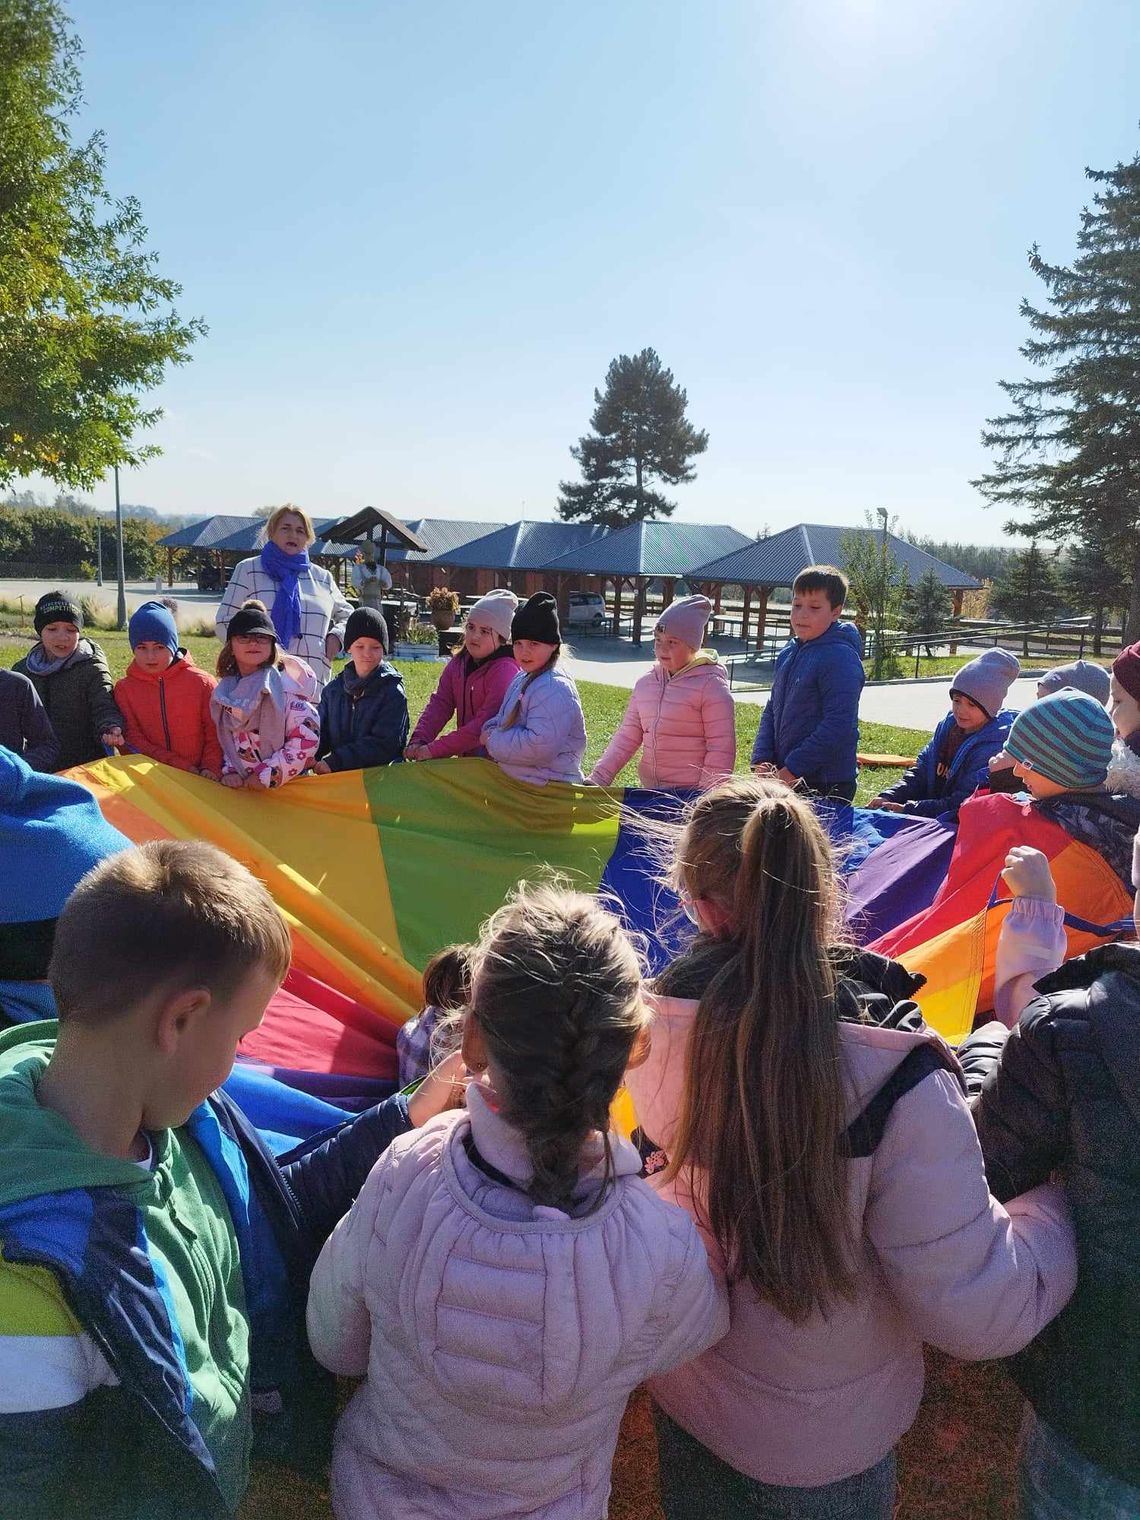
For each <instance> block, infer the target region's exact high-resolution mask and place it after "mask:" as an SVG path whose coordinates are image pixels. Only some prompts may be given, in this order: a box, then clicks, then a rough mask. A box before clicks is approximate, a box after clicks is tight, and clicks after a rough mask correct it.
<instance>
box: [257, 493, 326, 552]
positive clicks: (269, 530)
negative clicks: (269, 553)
mask: <svg viewBox="0 0 1140 1520" xmlns="http://www.w3.org/2000/svg"><path fill="white" fill-rule="evenodd" d="M290 514H292V515H293V516H294V517H299V518H300V519H301V521H302V522H303V523H304V525H305V547H306V548H308V546H309V544H312V543H315V542H316V539H317V535H316V533H315V532H314V531H313V519H312V518H311V517H310V516H309V514H308V513H307V512H306V511H305V509H304V507H299V506H298V505H297V504H296V502H293V501H287V502H286V503H285V505H284V506H283V507H274V509H273V511H272V512H270V514H269V519H268V521H267V522H266V524H265V538H266V541H267V542H268V540H269V539H271V538H272V537H273V535H274V534H275V533H276V532H277V529H278V528H279V527H280V526H281V519H282V518H283V517H288V516H289V515H290Z"/></svg>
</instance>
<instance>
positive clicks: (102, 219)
mask: <svg viewBox="0 0 1140 1520" xmlns="http://www.w3.org/2000/svg"><path fill="white" fill-rule="evenodd" d="M79 55H80V44H79V40H78V38H77V37H76V35H75V32H74V31H73V29H72V27H71V24H70V22H69V20H68V17H67V14H66V13H65V11H64V10H63V8H62V6H61V5H60V4H58V3H57V0H0V485H5V484H7V483H8V482H9V481H11V480H12V479H13V478H15V477H17V476H21V475H31V474H35V473H38V474H41V475H45V476H47V477H48V478H49V479H50V480H53V481H55V482H57V483H58V484H60V485H65V486H77V487H89V486H92V485H94V483H95V482H96V481H98V480H100V479H102V477H103V476H104V475H105V474H106V473H107V471H108V470H109V469H110V468H111V466H112V465H115V464H120V465H130V464H138V463H139V462H140V461H141V460H143V459H145V458H147V457H148V456H150V455H152V454H154V453H157V452H158V450H157V449H156V448H155V446H154V445H139V444H137V443H136V442H135V441H134V439H135V435H136V434H137V433H138V432H140V431H142V430H144V429H146V428H148V427H150V426H152V425H153V424H154V422H155V421H156V420H157V419H158V418H159V417H160V416H161V415H162V413H161V411H160V410H159V409H158V408H154V407H150V408H148V407H147V406H145V405H144V403H143V400H142V393H144V392H145V391H147V390H150V389H152V388H153V387H154V386H155V385H157V384H158V383H159V381H160V380H161V379H162V377H163V374H164V373H165V371H166V368H167V366H168V365H171V364H181V363H184V362H185V361H186V359H187V358H188V357H189V353H190V347H191V344H192V343H193V342H194V340H195V338H197V337H198V336H200V335H201V334H202V333H204V332H205V327H204V325H203V323H202V322H201V321H200V320H198V319H192V320H190V321H183V320H182V319H181V318H180V317H179V316H178V314H177V312H176V311H175V310H174V308H173V302H174V300H175V299H176V297H177V296H178V295H179V294H180V293H181V287H180V286H178V285H177V284H175V283H174V281H173V280H169V279H166V278H164V277H163V276H162V275H160V274H159V273H158V270H157V267H156V264H157V260H156V255H155V254H153V253H151V252H148V251H147V250H146V248H145V246H144V245H145V241H146V235H147V234H146V228H145V227H144V226H143V223H142V216H141V212H140V208H139V205H138V202H137V201H136V200H134V199H133V197H128V198H127V199H125V200H119V201H117V200H114V199H112V197H111V196H110V195H109V194H108V192H107V189H106V186H105V184H104V180H103V169H104V153H105V148H104V141H103V137H102V134H101V133H96V134H95V135H94V136H92V137H90V138H88V139H87V141H86V142H81V143H76V142H74V141H73V140H72V136H71V132H70V130H69V126H68V118H69V117H71V116H73V115H74V114H75V112H76V111H77V110H78V108H79V105H80V101H81V86H80V78H79V66H78V60H79Z"/></svg>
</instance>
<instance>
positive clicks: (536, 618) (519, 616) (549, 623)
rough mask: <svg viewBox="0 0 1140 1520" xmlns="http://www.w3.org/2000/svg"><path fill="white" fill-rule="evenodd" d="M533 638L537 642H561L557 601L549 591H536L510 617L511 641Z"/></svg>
mask: <svg viewBox="0 0 1140 1520" xmlns="http://www.w3.org/2000/svg"><path fill="white" fill-rule="evenodd" d="M515 639H534V641H535V642H536V643H538V644H561V642H562V630H561V628H559V626H558V603H557V602H556V601H555V600H554V598H553V597H552V596H551V594H550V592H549V591H536V592H535V593H534V595H533V596H532V597H531V598H530V600H529V601H527V602H524V603H523V605H522V606H521V607H520V608H519V610H518V611H517V612H516V613H515V615H514V617H513V618H512V619H511V642H512V643H514V641H515Z"/></svg>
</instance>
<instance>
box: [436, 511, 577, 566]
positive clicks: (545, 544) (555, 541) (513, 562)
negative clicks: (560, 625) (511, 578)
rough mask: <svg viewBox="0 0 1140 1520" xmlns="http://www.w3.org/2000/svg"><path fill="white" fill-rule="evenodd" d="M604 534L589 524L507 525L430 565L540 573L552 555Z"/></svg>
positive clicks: (437, 559) (536, 523)
mask: <svg viewBox="0 0 1140 1520" xmlns="http://www.w3.org/2000/svg"><path fill="white" fill-rule="evenodd" d="M605 532H606V530H605V528H599V527H596V526H595V525H594V524H592V523H568V522H517V523H507V525H506V526H505V527H502V528H499V529H498V530H497V531H496V532H494V533H488V534H486V535H485V536H484V537H483V538H477V539H474V540H473V541H472V542H470V543H466V544H460V545H459V546H458V547H457V548H455V549H449V550H446V551H444V553H442V554H435V555H433V556H432V558H431V560H430V563H431V564H433V565H454V566H457V567H458V566H467V567H469V568H470V569H473V570H541V569H543V568H544V567H545V566H546V565H548V564H549V563H550V561H551V560H552V559H554V558H555V556H556V555H559V554H565V553H566V552H567V550H569V549H576V548H578V547H579V546H580V545H582V544H587V543H590V542H591V541H592V540H593V539H595V538H601V537H603V536H604V535H605Z"/></svg>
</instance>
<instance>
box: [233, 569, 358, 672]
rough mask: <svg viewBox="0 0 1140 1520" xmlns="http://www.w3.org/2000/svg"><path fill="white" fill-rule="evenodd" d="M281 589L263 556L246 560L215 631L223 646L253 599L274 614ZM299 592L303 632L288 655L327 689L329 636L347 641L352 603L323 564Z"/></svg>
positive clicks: (307, 576) (237, 571)
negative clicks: (239, 613)
mask: <svg viewBox="0 0 1140 1520" xmlns="http://www.w3.org/2000/svg"><path fill="white" fill-rule="evenodd" d="M277 586H278V583H277V582H276V581H275V580H274V579H273V577H272V576H271V575H270V574H269V573H268V571H266V570H264V569H263V568H262V564H261V559H260V557H257V556H255V557H254V558H253V559H243V560H242V561H241V562H240V563H239V564H238V566H237V568H236V569H235V570H234V573H233V576H232V578H231V580H230V583H229V585H228V586H227V587H226V591H225V595H224V596H223V597H222V602H221V606H220V607H219V608H218V615H217V617H216V619H215V620H214V632H215V633H216V634H217V636H218V638H219V639H221V641H222V642H223V644H224V643H225V640H226V629H227V628H228V627H229V622H230V618H232V617H233V615H234V613H235V612H237V611H238V610H239V608H240V607H241V604H242V603H243V602H248V601H249V599H250V598H251V597H256V598H257V600H258V601H260V602H264V603H265V605H266V607H267V608H268V609H269V612H270V615H272V613H273V601H274V598H275V597H276V595H277ZM297 590H298V591H299V592H300V595H301V632H300V633H299V635H298V636H297V637H296V638H295V639H293V640H292V641H291V643H290V644H289V645H288V648H287V652H288V653H289V654H295V655H298V656H299V657H300V658H301V659H302V660H304V662H305V664H306V665H308V666H309V668H310V669H311V670H312V671H313V673H314V675H315V676H316V678H317V680H318V681H319V682H320V683H321V685H322V686H324V685H326V684H327V682H328V679H329V677H330V676H331V675H332V663H331V661H330V660H329V657H328V655H326V654H325V636H326V634H330V633H335V634H336V636H337V638H338V639H340V640H341V642H342V643H343V642H344V628H345V624H346V623H347V622H348V618H349V614H350V613H351V612H352V604H351V603H350V602H348V601H346V600H345V598H344V597H343V596H342V595H341V591H340V587H339V586H338V585H337V583H336V581H334V580H333V578H332V576H331V575H330V574H329V572H328V571H327V570H325V569H323V568H322V566H320V565H310V566H309V568H308V569H307V570H306V571H304V572H303V574H302V575H300V576H299V577H298V580H297Z"/></svg>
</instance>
